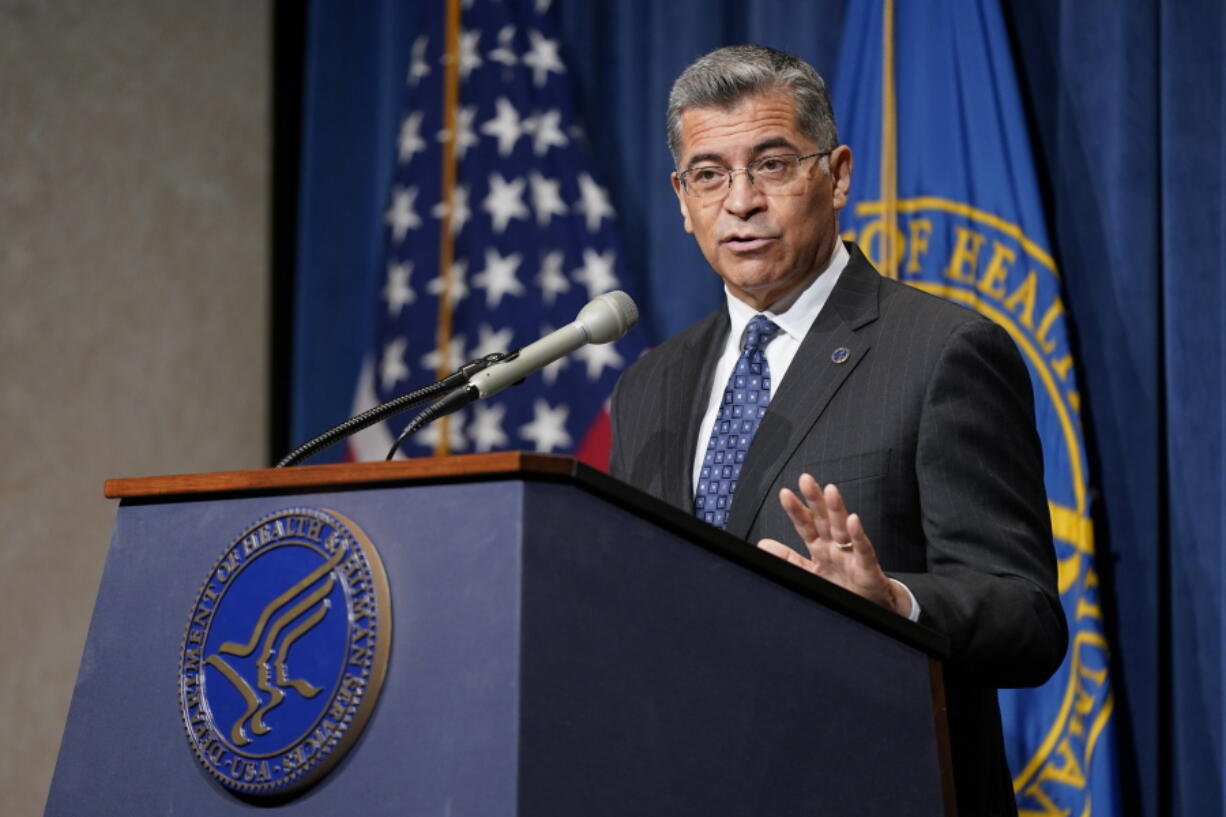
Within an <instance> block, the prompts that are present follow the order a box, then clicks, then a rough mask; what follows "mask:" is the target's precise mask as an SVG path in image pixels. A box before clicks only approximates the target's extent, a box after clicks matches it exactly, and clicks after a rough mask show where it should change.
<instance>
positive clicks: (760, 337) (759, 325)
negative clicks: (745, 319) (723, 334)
mask: <svg viewBox="0 0 1226 817" xmlns="http://www.w3.org/2000/svg"><path fill="white" fill-rule="evenodd" d="M778 331H779V327H778V326H777V325H775V323H774V322H772V321H771V319H770V318H768V317H766V316H765V315H754V316H753V319H752V320H750V321H749V326H747V327H745V346H744V349H743V351H745V352H760V351H762V350H763V349H765V348H766V344H768V343H770V340H771V338H773V337H774V336H775V333H777V332H778Z"/></svg>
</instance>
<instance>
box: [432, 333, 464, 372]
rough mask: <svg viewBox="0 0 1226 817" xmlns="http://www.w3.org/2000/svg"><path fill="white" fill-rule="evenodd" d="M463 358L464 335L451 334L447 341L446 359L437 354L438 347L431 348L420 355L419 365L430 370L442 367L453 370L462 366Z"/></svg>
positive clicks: (448, 370)
mask: <svg viewBox="0 0 1226 817" xmlns="http://www.w3.org/2000/svg"><path fill="white" fill-rule="evenodd" d="M464 363H465V359H464V336H463V335H452V336H451V339H450V340H449V341H448V342H447V359H446V360H444V359H443V355H441V354H439V350H438V349H432V350H430V351H429V352H427V353H426V354H424V355H422V356H421V367H422V368H423V369H426V370H428V371H431V372H437V371H439V370H440V369H442V368H446V370H447V372H453V371H455V370H456V369H458V368H460V367H461V366H463V365H464Z"/></svg>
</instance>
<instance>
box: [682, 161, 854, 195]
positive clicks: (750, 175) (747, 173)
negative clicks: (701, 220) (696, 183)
mask: <svg viewBox="0 0 1226 817" xmlns="http://www.w3.org/2000/svg"><path fill="white" fill-rule="evenodd" d="M831 153H834V150H833V149H831V150H819V151H817V152H816V153H810V154H808V155H806V156H801V155H800V154H799V153H771V154H768V155H766V156H759V157H758V158H757V159H754V160H753V161H752V162H750V163H749V164H747V165H745V167H724V166H723V165H715V164H710V165H698V166H696V167H688V168H686V169H685V170H683V171H681V172H680V173H677V172H675V171H674V173H673V175H674V176H676V177H677V181H679V182H681V189H682V190H683V191H684V192H685V195H687V196H689V197H691V198H695V199H701V198H703V197H702V196H700V195H698V194H697V193H691V192H690V186H689V184H687V183H686V178H685V177H686V176H688V175H690V174H691V173H693V172H694V171H695V170H704V169H706V168H718V169H720V170H725V171H727V172H728V187H727V190H731V189H732V180H733V179H734V178H736V174H738V173H740V172H742V171H744V173H745V176H746V177H747V178H748V179H749V186H750V187H752V188H753V189H754V190H757V191H758V192H760V193H767V194H768V195H769V191H766V190H762V189H761V188H760V187H758V186H757V185H755V184H754V183H753V172H752V171H751V170H750V168H751V167H752V166H753V165H756V164H759V163H760V162H764V161H766V160H767V159H779V158H782V157H784V156H795V157H796V167H797V168H799V167H800V163H801V162H803V161H805V160H806V159H813V158H818V159H820V158H822V157H823V156H829V155H830V154H831ZM714 192H715V191H714V190H713V191H712V193H714ZM724 195H725V196H726V195H728V194H727V192H725V193H724ZM711 198H714V196H711Z"/></svg>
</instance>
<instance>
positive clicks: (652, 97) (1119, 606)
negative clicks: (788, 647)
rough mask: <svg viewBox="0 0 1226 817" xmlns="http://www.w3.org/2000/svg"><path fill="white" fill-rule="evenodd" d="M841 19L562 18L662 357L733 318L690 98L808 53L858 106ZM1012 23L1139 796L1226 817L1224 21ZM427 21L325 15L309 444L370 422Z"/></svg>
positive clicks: (352, 9) (306, 236)
mask: <svg viewBox="0 0 1226 817" xmlns="http://www.w3.org/2000/svg"><path fill="white" fill-rule="evenodd" d="M907 1H908V2H910V1H911V0H907ZM842 5H843V4H842V2H841V0H823V1H822V2H785V0H737V1H736V2H731V1H729V2H718V1H717V0H667V1H666V2H664V1H662V0H621V2H614V1H613V0H599V1H595V0H556V2H555V6H557V8H556V12H557V14H558V16H559V20H560V23H561V26H562V31H563V37H564V43H563V57H564V59H565V60H566V63H567V65H568V66H569V68H570V70H571V71H572V72H573V74H574V76H575V78H576V80H577V82H578V85H579V88H580V89H581V93H580V99H579V100H578V103H579V106H580V110H581V112H582V113H583V115H584V116H585V117H586V126H587V132H588V135H589V139H590V141H591V144H592V149H593V155H594V158H595V161H596V163H597V167H598V169H599V170H600V172H601V173H602V174H603V182H604V183H605V184H606V185H608V186H609V187H610V189H611V192H612V195H613V198H614V203H615V204H616V206H617V207H618V212H619V218H620V221H621V225H622V229H623V234H624V240H625V242H626V252H627V253H628V254H629V256H630V266H631V269H632V272H633V275H634V276H635V280H634V284H635V285H636V286H637V291H638V293H639V294H640V296H641V299H642V302H643V304H642V305H643V307H644V311H645V321H646V326H647V329H648V331H649V335H650V337H651V338H652V339H653V340H659V339H662V338H664V337H667V336H668V335H670V334H672V333H674V332H676V331H677V330H679V329H681V328H682V327H684V326H686V325H688V324H689V323H691V322H692V321H694V320H695V319H696V318H698V317H700V316H701V315H703V314H705V313H706V312H707V311H709V310H710V309H711V308H712V307H713V306H714V305H715V304H717V303H718V301H719V298H720V288H719V286H718V282H717V279H716V278H715V277H714V275H712V274H711V273H710V272H709V271H708V269H707V268H706V266H705V263H704V262H703V261H702V258H701V256H700V255H699V254H698V252H697V250H696V249H695V247H694V246H693V241H692V239H691V238H690V237H689V236H688V235H686V234H684V233H683V232H682V230H681V225H680V219H679V216H678V213H677V204H676V201H675V199H674V197H673V194H672V191H671V188H670V186H669V183H668V173H669V171H670V170H671V166H670V163H669V157H668V153H667V150H666V148H665V142H664V106H665V100H666V96H667V91H668V87H669V85H670V84H671V82H672V80H673V78H674V77H675V76H676V75H677V73H678V72H679V71H680V70H681V69H682V68H683V67H684V66H685V65H686V64H687V63H688V62H689V61H690V60H691V59H693V58H694V57H696V56H698V55H699V54H701V53H703V52H705V51H707V50H709V49H711V48H714V47H716V46H719V45H723V44H727V43H732V42H746V41H752V42H759V43H763V44H766V45H770V46H774V47H777V48H782V49H784V50H787V51H791V52H793V53H795V54H798V55H799V56H801V57H803V58H805V59H807V60H809V61H810V62H812V63H813V64H814V65H815V66H816V67H817V68H818V70H819V71H821V72H822V74H823V75H824V76H825V77H826V78H827V80H828V81H829V82H830V83H831V84H832V85H837V83H838V77H837V76H836V75H835V74H834V69H835V66H836V64H837V61H838V52H839V49H840V47H841V46H842V43H841V41H840V40H841V28H842ZM1004 7H1005V14H1006V17H1007V19H1008V21H1009V24H1010V27H1011V36H1012V39H1013V45H1014V49H1015V56H1016V60H1017V64H1018V66H1019V72H1020V74H1021V77H1020V81H1021V86H1022V89H1023V92H1024V94H1025V96H1026V104H1027V106H1028V112H1027V113H1028V116H1029V123H1030V127H1031V130H1032V133H1031V136H1032V138H1033V142H1034V144H1035V146H1036V150H1037V151H1038V153H1039V155H1038V156H1037V157H1036V161H1037V165H1038V167H1039V170H1040V174H1041V176H1042V180H1043V184H1044V194H1045V205H1046V207H1047V214H1048V218H1049V222H1050V227H1051V235H1052V236H1053V244H1054V246H1053V248H1052V249H1053V250H1054V253H1055V256H1056V258H1057V260H1058V262H1059V264H1060V267H1061V270H1062V273H1063V281H1064V286H1065V300H1066V303H1067V304H1068V307H1069V311H1070V313H1071V315H1072V326H1073V328H1074V332H1075V339H1074V346H1075V350H1076V352H1077V355H1078V365H1079V367H1080V372H1079V374H1080V377H1081V382H1082V383H1083V384H1084V385H1083V395H1082V399H1083V410H1082V417H1083V421H1084V422H1085V424H1086V428H1085V432H1086V439H1087V445H1088V448H1089V455H1090V463H1091V466H1092V468H1093V472H1092V480H1093V481H1094V483H1095V484H1096V486H1097V492H1096V495H1095V504H1094V521H1095V525H1096V540H1097V544H1098V549H1099V557H1098V565H1099V569H1100V572H1101V574H1102V577H1103V582H1104V586H1105V590H1106V592H1105V594H1104V595H1105V598H1106V600H1107V604H1108V610H1107V613H1108V618H1109V626H1110V630H1109V634H1110V636H1111V638H1112V642H1113V644H1114V650H1115V666H1114V678H1113V680H1114V685H1115V690H1116V713H1115V716H1114V717H1115V718H1116V723H1117V726H1118V729H1119V735H1120V738H1121V743H1122V745H1121V747H1120V756H1121V758H1122V761H1123V764H1124V774H1123V781H1122V784H1121V787H1122V789H1123V792H1124V795H1125V801H1126V803H1127V807H1128V813H1130V814H1137V815H1146V816H1147V817H1159V815H1186V816H1187V817H1203V816H1204V815H1215V814H1221V813H1222V810H1223V801H1224V794H1226V790H1224V775H1223V763H1224V758H1223V725H1224V724H1223V707H1222V692H1223V690H1222V678H1223V675H1224V671H1226V665H1224V662H1226V651H1223V649H1222V646H1223V630H1222V619H1223V612H1224V606H1226V595H1224V593H1223V588H1224V585H1226V576H1224V565H1226V560H1224V559H1223V553H1222V552H1223V534H1222V531H1223V522H1224V519H1226V508H1224V506H1226V503H1224V502H1223V484H1222V473H1223V465H1224V464H1226V463H1224V462H1223V449H1222V439H1223V430H1224V429H1223V426H1224V425H1226V413H1224V412H1223V409H1222V389H1223V378H1224V375H1226V366H1224V363H1223V331H1224V330H1223V320H1222V319H1223V317H1224V316H1226V299H1224V296H1223V284H1222V275H1223V272H1224V271H1226V258H1224V257H1223V240H1222V235H1223V228H1224V227H1226V224H1224V223H1223V218H1224V216H1226V212H1224V210H1223V206H1222V197H1223V179H1224V177H1223V169H1224V168H1226V155H1224V150H1226V139H1224V138H1223V135H1222V134H1223V125H1224V124H1226V111H1224V110H1223V95H1222V75H1223V48H1222V44H1223V39H1224V31H1223V25H1224V23H1226V19H1224V18H1226V15H1224V14H1223V10H1222V7H1221V4H1220V3H1219V2H1216V1H1214V2H1178V3H1176V2H1169V3H1159V2H1157V0H1148V2H1145V1H1142V0H1135V1H1134V2H1119V1H1118V0H1010V2H1005V3H1004ZM416 18H417V7H416V5H415V4H413V3H407V2H393V1H392V0H372V2H368V3H363V4H352V3H342V2H339V0H315V1H314V2H313V3H312V4H311V5H310V11H309V14H308V21H307V29H308V33H307V44H306V66H307V70H306V76H305V80H304V83H305V85H304V91H303V108H304V116H303V127H302V142H301V152H302V153H301V155H302V160H301V176H300V179H299V184H300V198H299V211H298V238H297V253H298V263H297V275H296V280H295V287H294V291H295V297H294V304H293V307H292V308H293V310H294V344H293V364H292V393H293V400H292V416H291V417H290V418H288V422H289V424H290V435H291V437H292V439H293V441H294V442H295V443H297V442H300V441H302V440H304V439H306V438H307V437H309V436H311V435H312V434H313V433H315V432H317V431H319V430H321V429H323V428H324V427H326V426H329V425H331V424H333V423H334V422H337V421H339V420H340V419H343V418H344V417H345V416H346V415H347V414H348V413H349V403H350V399H351V395H352V392H353V384H354V379H355V377H356V374H357V371H358V365H359V362H360V359H361V356H362V354H363V352H364V350H365V347H366V343H367V341H368V337H369V331H370V329H369V327H370V316H371V314H372V310H373V309H374V299H375V292H376V290H377V288H378V283H377V273H378V267H379V261H378V257H379V252H380V245H379V241H380V230H381V224H382V213H383V210H384V209H385V206H386V204H385V202H386V196H387V185H388V180H389V179H390V173H391V166H392V160H393V153H394V147H393V145H394V139H395V135H396V131H397V128H398V125H399V122H398V106H399V104H400V92H401V88H402V83H403V81H404V76H405V69H406V66H407V63H408V56H409V47H410V45H411V43H412V41H413V38H414V36H415V32H416V26H417V19H416ZM900 138H904V139H905V138H906V134H900ZM286 308H290V307H289V306H288V305H287V307H286ZM282 419H283V420H284V419H285V418H282ZM797 703H798V705H804V704H805V701H804V700H803V697H801V698H799V699H798V702H797ZM814 703H815V704H816V703H817V702H814ZM784 782H785V781H781V784H782V783H784Z"/></svg>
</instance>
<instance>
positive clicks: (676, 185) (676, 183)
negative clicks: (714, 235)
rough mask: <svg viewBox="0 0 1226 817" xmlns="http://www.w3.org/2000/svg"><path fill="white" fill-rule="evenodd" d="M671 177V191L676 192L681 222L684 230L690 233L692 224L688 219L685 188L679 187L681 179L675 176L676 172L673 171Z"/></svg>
mask: <svg viewBox="0 0 1226 817" xmlns="http://www.w3.org/2000/svg"><path fill="white" fill-rule="evenodd" d="M671 178H672V182H673V192H674V193H676V194H677V202H678V203H679V204H680V205H681V220H682V223H683V224H684V225H685V231H686V232H687V233H691V234H692V233H693V232H694V224H693V223H692V222H691V221H690V208H689V205H687V204H686V195H685V190H683V189H682V188H681V179H678V178H677V174H676V173H674V174H673V175H672V177H671Z"/></svg>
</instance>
